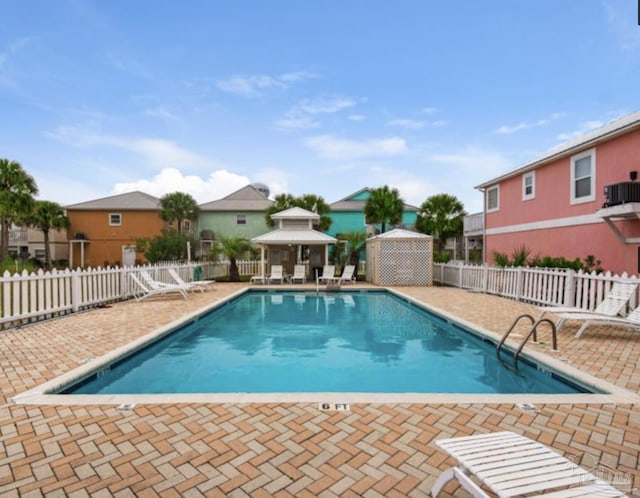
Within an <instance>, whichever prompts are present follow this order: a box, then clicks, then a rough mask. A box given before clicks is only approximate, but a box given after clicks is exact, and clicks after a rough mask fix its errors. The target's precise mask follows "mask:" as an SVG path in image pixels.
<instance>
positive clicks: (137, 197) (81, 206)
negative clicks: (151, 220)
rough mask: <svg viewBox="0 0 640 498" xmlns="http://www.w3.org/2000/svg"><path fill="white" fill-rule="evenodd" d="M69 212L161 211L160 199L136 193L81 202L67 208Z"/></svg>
mask: <svg viewBox="0 0 640 498" xmlns="http://www.w3.org/2000/svg"><path fill="white" fill-rule="evenodd" d="M65 209H67V210H78V211H80V210H82V211H103V210H114V209H118V210H123V211H158V210H160V199H158V198H157V197H154V196H152V195H149V194H145V193H144V192H140V191H135V192H127V193H124V194H117V195H112V196H109V197H103V198H101V199H95V200H93V201H86V202H80V203H77V204H70V205H68V206H65Z"/></svg>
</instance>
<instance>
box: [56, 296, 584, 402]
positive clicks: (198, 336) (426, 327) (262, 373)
mask: <svg viewBox="0 0 640 498" xmlns="http://www.w3.org/2000/svg"><path fill="white" fill-rule="evenodd" d="M519 365H520V366H519V369H518V371H517V372H513V371H511V369H509V368H506V367H505V366H504V365H503V364H502V363H501V362H500V361H498V360H497V359H496V353H495V345H494V344H492V343H488V342H486V341H483V340H482V339H480V338H479V337H477V336H475V335H474V334H472V333H470V332H468V331H465V330H462V329H461V328H459V327H458V326H456V325H454V324H452V323H450V322H447V321H445V320H442V319H440V318H438V317H436V316H434V315H432V314H430V313H428V312H427V311H425V310H423V309H421V308H419V307H417V306H415V305H412V304H410V303H407V302H405V301H404V300H402V299H399V298H397V297H395V296H394V295H392V294H390V293H386V292H354V293H344V292H334V293H327V294H326V295H323V294H319V295H316V294H315V293H306V294H305V293H286V292H277V293H275V292H249V293H247V294H245V295H243V296H241V297H239V298H237V299H235V300H233V301H231V302H229V303H228V304H226V305H224V306H223V307H221V308H219V309H217V310H215V311H212V312H210V313H209V314H207V315H205V316H202V317H200V318H199V319H198V320H196V321H194V322H192V323H190V324H188V325H186V326H184V327H183V328H181V329H180V330H177V331H175V332H173V333H171V334H170V335H168V336H166V337H164V338H163V339H161V340H160V341H158V342H156V343H155V344H153V345H152V346H150V347H148V348H146V349H144V350H142V351H140V352H138V353H136V354H135V355H133V356H131V357H129V358H127V359H124V360H122V361H120V362H118V363H117V364H114V365H111V367H110V368H108V369H105V370H103V371H101V372H100V373H99V374H97V375H94V376H92V377H90V378H89V379H87V380H85V381H84V382H83V383H81V384H80V385H78V386H76V387H72V388H69V389H67V390H66V391H65V393H72V394H126V393H147V394H149V393H233V392H251V393H264V392H378V393H575V392H581V391H579V390H578V389H577V388H576V387H575V386H572V385H570V384H568V383H565V382H563V381H561V380H559V379H558V378H557V377H556V376H555V375H551V374H549V373H548V372H544V371H541V370H539V369H537V368H535V367H533V366H531V365H528V364H526V363H524V362H520V363H519Z"/></svg>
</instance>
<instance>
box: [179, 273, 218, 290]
mask: <svg viewBox="0 0 640 498" xmlns="http://www.w3.org/2000/svg"><path fill="white" fill-rule="evenodd" d="M169 276H170V277H171V278H172V279H173V280H174V282H175V283H176V284H177V285H182V286H186V287H188V288H189V289H190V290H192V291H194V290H199V291H200V292H204V291H206V290H209V289H211V288H212V287H211V286H212V285H213V284H215V280H194V281H192V282H185V281H184V280H183V279H182V277H181V276H180V274H179V273H178V272H177V271H176V270H175V268H169Z"/></svg>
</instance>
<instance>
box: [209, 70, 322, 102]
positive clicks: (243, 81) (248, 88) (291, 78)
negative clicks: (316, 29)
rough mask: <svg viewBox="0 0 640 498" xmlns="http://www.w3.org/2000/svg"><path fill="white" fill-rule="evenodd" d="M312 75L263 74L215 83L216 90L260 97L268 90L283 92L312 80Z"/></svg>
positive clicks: (302, 73) (237, 76)
mask: <svg viewBox="0 0 640 498" xmlns="http://www.w3.org/2000/svg"><path fill="white" fill-rule="evenodd" d="M314 77H315V75H314V74H313V73H309V72H304V71H298V72H291V73H285V74H281V75H279V76H269V75H264V74H254V75H234V76H231V77H230V78H228V79H226V80H220V81H218V82H217V83H216V87H217V88H218V90H221V91H223V92H227V93H233V94H235V95H240V96H243V97H260V96H262V95H264V94H265V93H266V92H267V91H269V90H274V89H275V90H284V89H286V88H288V87H289V85H290V84H292V83H299V82H302V81H305V80H308V79H311V78H314Z"/></svg>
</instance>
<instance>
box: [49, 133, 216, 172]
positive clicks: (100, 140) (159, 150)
mask: <svg viewBox="0 0 640 498" xmlns="http://www.w3.org/2000/svg"><path fill="white" fill-rule="evenodd" d="M47 136H49V137H51V138H54V139H56V140H58V141H60V142H64V143H67V144H69V145H72V146H75V147H92V146H107V147H114V148H116V149H122V150H126V151H130V152H134V153H135V154H138V155H139V156H141V157H142V158H143V159H145V160H146V161H147V163H149V164H150V165H152V166H154V167H157V168H169V167H184V166H197V165H203V164H206V163H207V160H206V159H205V158H204V157H202V156H200V155H198V154H197V153H195V152H191V151H189V150H187V149H184V148H182V147H180V146H179V145H178V144H176V143H175V142H173V141H171V140H162V139H156V138H125V137H118V136H115V135H108V134H103V133H98V132H96V131H93V130H92V129H91V128H83V127H74V126H61V127H58V128H56V129H55V130H54V131H52V132H48V133H47Z"/></svg>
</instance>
